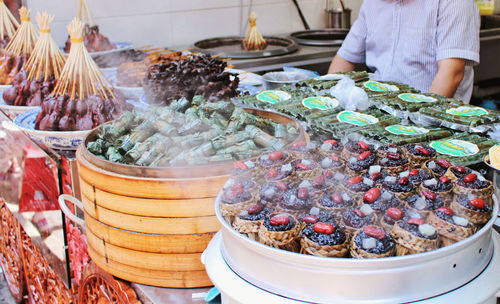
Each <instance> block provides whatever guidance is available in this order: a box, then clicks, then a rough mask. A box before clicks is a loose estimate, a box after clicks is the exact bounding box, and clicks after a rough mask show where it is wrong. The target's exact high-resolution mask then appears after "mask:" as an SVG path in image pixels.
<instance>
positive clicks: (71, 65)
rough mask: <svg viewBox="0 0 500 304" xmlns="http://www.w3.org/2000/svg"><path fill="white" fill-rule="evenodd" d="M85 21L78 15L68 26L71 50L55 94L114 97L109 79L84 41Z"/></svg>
mask: <svg viewBox="0 0 500 304" xmlns="http://www.w3.org/2000/svg"><path fill="white" fill-rule="evenodd" d="M84 27H85V25H84V23H83V22H82V21H81V20H80V19H79V18H78V17H76V18H75V19H73V21H71V23H70V25H69V26H68V32H69V35H70V37H71V50H70V52H69V55H68V60H67V61H66V64H65V65H64V68H63V71H62V73H61V77H60V78H59V80H58V82H57V84H56V87H55V88H54V95H64V94H66V93H69V94H70V97H71V99H74V98H75V96H76V94H78V97H79V98H80V99H85V98H86V97H88V96H90V95H98V96H100V97H102V98H104V99H108V98H114V94H113V91H112V90H111V88H110V86H109V84H108V82H107V80H106V79H105V78H104V76H103V75H102V73H101V71H100V69H99V67H98V66H97V64H96V63H95V62H94V60H93V59H92V58H91V57H90V55H89V53H88V51H87V49H86V48H85V45H84V43H83V30H84Z"/></svg>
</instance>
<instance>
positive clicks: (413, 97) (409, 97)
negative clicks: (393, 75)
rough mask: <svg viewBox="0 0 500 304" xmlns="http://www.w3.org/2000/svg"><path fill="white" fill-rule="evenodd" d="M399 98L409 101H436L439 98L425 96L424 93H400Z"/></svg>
mask: <svg viewBox="0 0 500 304" xmlns="http://www.w3.org/2000/svg"><path fill="white" fill-rule="evenodd" d="M398 98H399V99H401V100H403V101H407V102H436V101H437V99H436V98H434V97H431V96H425V95H422V94H413V93H403V94H399V95H398Z"/></svg>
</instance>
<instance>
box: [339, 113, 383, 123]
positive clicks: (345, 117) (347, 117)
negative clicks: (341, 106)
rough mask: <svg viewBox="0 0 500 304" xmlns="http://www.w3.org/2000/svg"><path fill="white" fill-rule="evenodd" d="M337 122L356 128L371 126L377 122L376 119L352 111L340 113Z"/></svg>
mask: <svg viewBox="0 0 500 304" xmlns="http://www.w3.org/2000/svg"><path fill="white" fill-rule="evenodd" d="M337 120H338V121H340V122H345V123H348V124H351V125H356V126H366V125H372V124H374V123H377V122H378V118H377V117H373V116H371V115H367V114H363V113H358V112H352V111H342V112H340V113H339V114H337Z"/></svg>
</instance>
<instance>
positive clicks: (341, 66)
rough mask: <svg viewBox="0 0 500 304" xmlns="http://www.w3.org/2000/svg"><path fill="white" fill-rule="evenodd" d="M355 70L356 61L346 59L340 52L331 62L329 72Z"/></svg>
mask: <svg viewBox="0 0 500 304" xmlns="http://www.w3.org/2000/svg"><path fill="white" fill-rule="evenodd" d="M351 71H354V63H352V62H350V61H347V60H345V59H344V58H342V57H340V56H339V55H338V54H337V55H335V57H333V60H332V62H331V63H330V68H329V69H328V74H333V73H340V72H351Z"/></svg>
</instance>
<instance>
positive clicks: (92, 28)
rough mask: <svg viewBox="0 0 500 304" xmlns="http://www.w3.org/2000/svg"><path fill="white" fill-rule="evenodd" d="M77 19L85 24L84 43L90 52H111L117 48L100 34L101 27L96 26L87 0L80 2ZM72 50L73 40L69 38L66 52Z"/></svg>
mask: <svg viewBox="0 0 500 304" xmlns="http://www.w3.org/2000/svg"><path fill="white" fill-rule="evenodd" d="M76 18H78V19H79V20H80V21H82V22H83V24H84V25H85V32H84V34H83V41H84V42H85V47H86V48H87V50H88V51H89V52H101V51H109V50H112V49H114V48H116V46H115V45H114V44H113V43H111V42H110V41H109V39H108V38H107V37H105V36H103V35H102V34H100V33H99V26H97V25H96V24H95V21H94V17H92V14H91V13H90V10H89V7H88V5H87V2H86V1H85V0H78V11H77V14H76ZM70 48H71V39H69V38H68V40H67V41H66V45H65V47H64V51H65V52H66V53H68V52H69V50H70Z"/></svg>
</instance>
